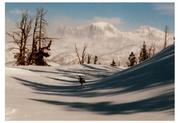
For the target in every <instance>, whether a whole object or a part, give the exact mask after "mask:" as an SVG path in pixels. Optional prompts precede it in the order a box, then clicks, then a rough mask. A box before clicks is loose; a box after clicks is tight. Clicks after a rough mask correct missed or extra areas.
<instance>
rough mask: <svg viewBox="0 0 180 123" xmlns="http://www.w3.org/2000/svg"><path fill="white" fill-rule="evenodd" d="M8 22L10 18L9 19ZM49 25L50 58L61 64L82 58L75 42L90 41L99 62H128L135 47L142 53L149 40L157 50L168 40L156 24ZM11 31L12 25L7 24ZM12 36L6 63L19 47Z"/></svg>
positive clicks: (93, 54) (81, 47) (89, 47)
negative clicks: (130, 27) (121, 27)
mask: <svg viewBox="0 0 180 123" xmlns="http://www.w3.org/2000/svg"><path fill="white" fill-rule="evenodd" d="M7 23H8V22H7ZM51 25H52V24H50V26H49V32H48V33H49V36H50V37H55V38H57V39H55V40H54V42H53V44H52V47H51V49H52V50H51V56H50V57H49V58H48V61H49V62H55V63H58V64H75V63H78V59H77V57H76V54H75V51H74V50H75V48H74V45H75V44H76V45H77V47H78V49H79V52H81V51H82V49H83V46H84V45H87V46H88V48H87V53H88V54H90V55H92V57H94V56H95V55H97V56H98V57H99V63H101V64H108V65H109V64H110V63H111V62H112V59H115V61H116V62H117V63H118V62H119V63H120V64H121V66H124V65H126V62H127V60H128V56H129V54H130V52H131V51H133V52H135V54H136V55H137V56H138V55H139V51H140V48H141V46H142V44H143V42H144V41H146V44H147V48H149V47H150V46H155V48H156V49H155V52H158V51H160V50H162V48H163V44H164V32H163V31H162V30H159V29H157V28H154V27H150V26H141V27H140V28H138V29H136V30H134V31H129V32H126V31H122V30H119V29H118V28H116V27H115V26H114V25H112V24H110V23H107V22H94V23H89V24H83V25H78V26H67V25H60V24H59V26H58V25H56V26H51ZM6 29H7V31H9V30H11V31H12V27H9V26H7V27H6ZM173 36H174V35H173V34H170V33H169V34H168V42H167V45H170V44H172V43H173ZM9 40H10V38H8V36H6V64H9V63H12V61H14V58H13V53H15V52H17V50H15V49H13V50H12V48H13V47H14V46H15V44H14V45H13V44H12V43H10V42H9Z"/></svg>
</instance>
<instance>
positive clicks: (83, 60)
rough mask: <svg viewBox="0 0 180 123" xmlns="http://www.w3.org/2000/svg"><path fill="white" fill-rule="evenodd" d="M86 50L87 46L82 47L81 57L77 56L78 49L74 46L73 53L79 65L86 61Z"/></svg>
mask: <svg viewBox="0 0 180 123" xmlns="http://www.w3.org/2000/svg"><path fill="white" fill-rule="evenodd" d="M86 49H87V45H84V47H83V50H82V53H81V55H79V51H78V48H77V46H76V44H75V52H76V55H77V57H78V61H79V64H84V62H85V59H86Z"/></svg>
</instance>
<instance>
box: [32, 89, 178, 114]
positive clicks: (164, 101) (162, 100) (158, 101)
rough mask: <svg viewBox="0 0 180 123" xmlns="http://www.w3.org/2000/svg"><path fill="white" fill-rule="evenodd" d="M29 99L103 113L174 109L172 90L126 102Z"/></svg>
mask: <svg viewBox="0 0 180 123" xmlns="http://www.w3.org/2000/svg"><path fill="white" fill-rule="evenodd" d="M29 99H30V100H34V101H38V102H43V103H47V104H53V105H59V106H60V105H61V106H66V107H67V108H72V109H75V110H77V111H78V110H80V111H81V110H86V111H92V112H96V113H100V114H104V115H113V114H132V113H139V112H156V111H164V110H170V109H174V92H173V91H171V92H168V93H165V94H161V95H159V96H156V97H151V98H148V99H144V100H139V101H135V102H128V103H122V104H113V103H112V102H97V103H85V102H62V101H56V100H46V99H32V98H29Z"/></svg>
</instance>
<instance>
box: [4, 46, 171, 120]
mask: <svg viewBox="0 0 180 123" xmlns="http://www.w3.org/2000/svg"><path fill="white" fill-rule="evenodd" d="M117 71H119V72H117ZM79 74H80V75H82V76H84V77H85V78H86V80H87V83H86V85H85V88H80V86H79V83H78V82H77V75H79ZM6 119H7V120H174V45H171V46H169V47H167V48H166V49H164V50H162V51H161V52H160V53H158V54H157V55H155V56H154V57H152V58H150V59H148V60H146V61H144V62H142V63H140V64H138V65H136V66H134V67H131V68H128V69H125V70H122V69H120V68H114V67H109V66H102V65H100V66H99V65H75V66H73V65H72V66H71V65H68V66H59V67H37V66H36V67H35V66H26V67H11V68H10V67H6Z"/></svg>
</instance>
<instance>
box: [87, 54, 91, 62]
mask: <svg viewBox="0 0 180 123" xmlns="http://www.w3.org/2000/svg"><path fill="white" fill-rule="evenodd" d="M87 63H88V64H90V63H91V55H90V54H88V58H87Z"/></svg>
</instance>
